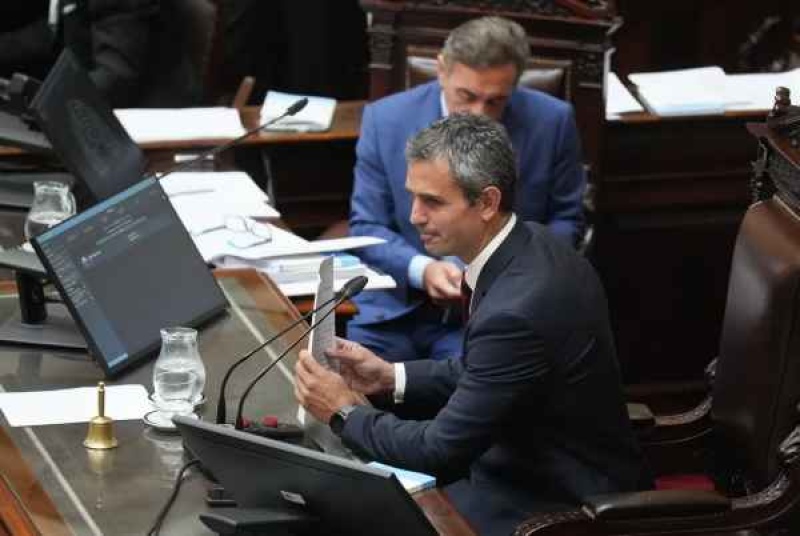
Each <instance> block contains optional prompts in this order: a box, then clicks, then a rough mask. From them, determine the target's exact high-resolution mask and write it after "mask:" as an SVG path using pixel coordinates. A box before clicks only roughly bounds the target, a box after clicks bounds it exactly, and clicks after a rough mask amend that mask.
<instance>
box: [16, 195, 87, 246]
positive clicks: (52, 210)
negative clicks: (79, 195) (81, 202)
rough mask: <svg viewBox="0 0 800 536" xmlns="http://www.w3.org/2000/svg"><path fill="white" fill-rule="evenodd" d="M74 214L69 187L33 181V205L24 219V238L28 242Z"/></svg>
mask: <svg viewBox="0 0 800 536" xmlns="http://www.w3.org/2000/svg"><path fill="white" fill-rule="evenodd" d="M73 214H75V197H73V195H72V192H70V191H69V186H68V185H66V184H64V183H63V182H57V181H35V182H34V183H33V204H32V205H31V209H30V211H29V212H28V216H27V218H25V238H26V239H27V240H30V239H31V238H33V237H34V236H37V235H39V234H41V233H43V232H44V231H46V230H47V229H49V228H50V227H53V226H54V225H57V224H59V223H61V222H62V221H64V220H66V219H67V218H69V217H70V216H72V215H73Z"/></svg>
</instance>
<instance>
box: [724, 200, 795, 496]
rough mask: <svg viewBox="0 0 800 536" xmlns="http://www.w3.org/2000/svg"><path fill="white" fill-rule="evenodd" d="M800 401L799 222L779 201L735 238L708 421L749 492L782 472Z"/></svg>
mask: <svg viewBox="0 0 800 536" xmlns="http://www.w3.org/2000/svg"><path fill="white" fill-rule="evenodd" d="M798 401H800V216H798V214H796V213H794V212H792V211H791V210H790V209H789V208H788V207H787V206H786V205H785V204H783V203H782V202H781V201H780V200H778V199H777V198H776V197H775V198H772V199H770V200H768V201H764V202H761V203H756V204H755V205H753V206H752V207H750V209H749V210H748V211H747V213H746V214H745V217H744V219H743V221H742V224H741V227H740V229H739V234H738V237H737V240H736V246H735V249H734V254H733V260H732V263H731V275H730V282H729V285H728V298H727V303H726V308H725V318H724V321H723V326H722V335H721V338H720V353H719V358H718V360H717V366H716V371H715V378H714V383H713V404H712V408H711V416H712V419H713V421H714V429H715V434H716V435H715V439H716V441H717V444H716V446H717V448H716V449H715V451H716V452H721V453H722V454H723V455H724V456H725V457H726V458H727V459H726V460H725V462H726V463H725V465H729V464H734V466H735V467H738V468H740V469H741V471H742V476H743V477H744V484H745V488H750V489H754V490H758V489H762V488H763V486H766V485H767V484H768V483H769V482H770V481H771V480H772V479H773V478H774V477H775V476H776V474H777V472H778V469H779V468H778V460H777V452H778V445H779V443H780V442H781V441H782V440H783V439H784V438H785V437H786V436H787V434H788V433H789V432H790V431H791V430H792V428H793V427H794V425H795V424H796V422H797V409H796V406H797V403H798Z"/></svg>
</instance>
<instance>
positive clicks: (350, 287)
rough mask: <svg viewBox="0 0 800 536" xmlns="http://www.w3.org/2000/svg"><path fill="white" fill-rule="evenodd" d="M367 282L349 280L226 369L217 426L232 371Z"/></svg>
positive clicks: (352, 294) (361, 288) (217, 421)
mask: <svg viewBox="0 0 800 536" xmlns="http://www.w3.org/2000/svg"><path fill="white" fill-rule="evenodd" d="M367 281H368V279H367V277H366V276H363V275H359V276H357V277H354V278H352V279H350V280H349V281H347V283H345V284H344V285H342V288H341V290H339V291H338V292H337V293H336V294H334V295H333V297H332V298H330V299H329V300H325V302H323V303H321V304H319V305H318V306H316V307H314V308H313V309H311V310H310V311H309V312H307V313H306V314H304V315H303V316H301V317H300V318H298V319H297V320H295V321H294V322H292V323H291V324H289V325H288V326H287V327H285V328H283V329H282V330H281V331H279V332H278V333H276V334H275V335H273V336H272V337H270V338H269V339H267V340H266V341H264V342H263V343H261V344H259V345H257V346H256V347H255V348H253V349H252V350H250V351H249V352H247V353H246V354H244V355H243V356H242V357H240V358H239V359H237V360H236V361H234V363H233V365H231V366H230V367H228V370H227V371H226V372H225V376H224V377H223V378H222V384H221V385H220V387H219V397H218V399H217V418H216V423H217V424H223V423H224V422H225V418H226V415H225V414H226V413H227V408H226V407H225V388H226V387H227V385H228V380H229V379H230V377H231V374H233V371H234V370H236V369H237V368H238V367H239V365H241V364H242V363H244V362H245V361H247V360H248V359H250V358H251V357H252V356H253V355H254V354H255V353H256V352H258V351H259V350H261V349H262V348H264V347H265V346H267V345H268V344H270V343H272V342H274V341H275V340H277V339H278V337H280V336H281V335H284V334H286V333H287V332H289V330H291V329H292V328H294V327H295V326H297V325H298V324H300V323H301V322H303V321H304V320H307V319H308V318H309V317H311V315H313V314H314V313H316V312H317V311H319V310H320V309H322V308H324V307H325V306H326V305H328V304H330V303H331V302H336V305H335V306H334V307H333V308H332V309H331V310H334V309H336V307H337V306H338V305H339V304H340V303H342V302H343V301H345V300H348V299H350V298H352V297H353V296H355V295H356V294H358V293H359V292H361V291H362V290H364V287H365V286H366V284H367ZM303 337H305V334H303Z"/></svg>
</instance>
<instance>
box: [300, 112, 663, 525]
mask: <svg viewBox="0 0 800 536" xmlns="http://www.w3.org/2000/svg"><path fill="white" fill-rule="evenodd" d="M406 154H407V157H408V162H409V166H408V178H407V180H406V182H405V187H406V189H407V190H408V192H409V195H410V196H411V198H412V204H411V210H410V220H411V223H412V224H413V225H414V226H415V228H416V229H417V230H418V232H419V234H420V235H421V237H422V242H423V243H424V244H425V248H426V250H427V251H428V252H430V253H431V254H435V255H456V256H458V257H459V258H461V260H463V261H464V262H465V263H467V268H466V285H467V286H468V287H469V289H471V296H472V297H471V300H470V303H469V304H465V306H467V307H468V308H469V321H468V323H467V326H466V336H465V352H464V355H463V357H456V358H451V359H449V360H444V361H432V360H428V359H425V360H418V361H410V362H407V363H395V364H390V363H388V362H386V361H384V360H382V359H381V358H379V357H378V356H376V355H375V354H374V353H372V352H371V351H370V350H368V349H367V348H364V347H363V346H361V345H359V344H357V343H354V342H350V341H344V340H340V341H338V343H337V346H336V347H335V348H333V349H331V350H330V351H328V355H329V356H330V357H331V358H335V359H339V361H340V363H341V371H342V375H341V376H339V375H338V374H336V373H334V372H331V371H330V370H328V369H326V368H324V367H322V366H321V365H319V364H318V363H317V362H316V361H315V360H314V359H313V357H311V355H310V354H309V353H308V352H301V355H300V360H299V361H298V364H297V367H296V373H297V381H296V387H295V394H296V396H297V399H298V401H299V402H300V403H301V404H302V405H303V406H304V407H305V408H306V409H307V410H308V411H309V412H310V413H311V414H313V415H314V416H315V417H316V418H317V419H319V420H320V421H322V422H328V423H329V424H330V426H331V428H332V430H333V431H334V432H335V433H337V434H338V435H340V436H341V438H342V440H343V441H344V442H345V444H346V445H348V446H349V447H351V448H352V449H354V450H356V451H358V452H361V453H363V454H365V455H367V456H369V457H372V458H376V459H378V460H380V461H383V462H386V463H389V464H392V465H396V466H400V467H403V468H406V469H412V470H416V471H422V472H425V473H430V474H434V475H436V476H437V478H438V482H439V484H440V485H445V484H449V485H447V488H446V491H447V493H448V495H449V496H450V498H451V499H452V501H453V503H454V504H455V506H456V508H458V510H459V511H460V512H461V513H462V514H463V515H464V516H465V517H466V518H467V519H468V520H469V521H470V522H471V523H472V525H473V526H474V527H475V528H476V529H477V530H478V532H479V534H482V535H501V534H502V535H507V534H509V533H510V532H511V531H512V530H513V528H514V527H515V526H516V525H517V524H518V523H520V522H521V521H522V520H523V519H525V518H526V517H527V516H529V515H530V514H531V513H533V512H539V511H550V510H561V509H566V508H574V507H575V506H576V505H578V504H580V502H581V500H582V498H584V497H585V496H588V495H593V494H599V493H609V492H616V491H624V490H635V489H638V488H640V487H644V486H647V485H649V479H648V477H647V476H646V474H645V471H644V469H643V464H642V459H641V454H640V451H639V448H638V447H637V445H636V442H635V440H634V437H633V435H632V432H631V430H630V427H629V423H628V419H627V414H626V412H625V406H624V403H623V397H622V388H621V384H620V378H619V373H618V369H617V363H616V359H615V356H614V345H613V341H612V337H611V331H610V328H609V322H608V311H607V307H606V301H605V296H604V294H603V289H602V287H601V285H600V283H599V281H598V279H597V276H596V275H595V273H594V271H593V270H592V268H591V266H590V265H589V263H588V262H586V260H585V259H583V258H582V257H580V256H579V255H578V254H577V253H576V252H575V251H574V250H573V248H571V247H570V246H569V245H567V244H564V243H563V242H561V241H559V240H558V239H556V238H554V237H553V236H552V235H551V234H550V233H549V232H547V231H546V230H545V228H544V227H542V226H541V225H538V224H535V223H529V224H525V223H523V222H522V221H520V220H519V219H518V217H517V215H516V214H515V213H514V212H513V211H512V210H511V206H512V205H513V204H514V203H513V201H514V193H515V184H516V178H517V175H516V166H515V164H514V155H513V151H512V149H511V145H510V143H509V140H508V137H507V136H506V133H505V132H504V130H503V127H502V126H500V125H499V124H497V123H495V122H493V121H491V120H490V119H488V118H485V117H478V116H471V115H455V116H451V117H448V118H446V119H443V120H440V121H438V122H436V123H434V124H433V125H431V126H430V127H429V128H427V129H425V130H423V131H421V132H420V133H419V134H417V135H416V136H415V137H414V138H413V139H412V140H411V142H410V143H409V146H408V150H407V153H406ZM381 394H388V395H391V396H390V397H387V399H388V398H391V399H392V401H393V403H392V404H390V405H389V407H388V409H389V410H390V411H381V410H378V409H375V408H372V407H370V406H368V405H364V404H363V395H370V396H375V395H381ZM399 414H402V416H403V418H401V417H399V416H398V415H399Z"/></svg>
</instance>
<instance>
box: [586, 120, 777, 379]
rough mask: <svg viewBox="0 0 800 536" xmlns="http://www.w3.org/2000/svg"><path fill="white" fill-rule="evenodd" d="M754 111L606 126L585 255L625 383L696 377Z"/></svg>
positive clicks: (720, 283) (713, 320) (731, 232)
mask: <svg viewBox="0 0 800 536" xmlns="http://www.w3.org/2000/svg"><path fill="white" fill-rule="evenodd" d="M764 115H765V114H764V113H736V114H726V115H720V116H705V117H680V118H659V117H656V116H653V115H650V114H644V113H643V114H636V115H633V116H630V117H626V118H624V119H620V120H613V121H607V122H606V126H605V130H606V135H605V140H606V141H605V146H604V148H603V151H604V152H603V162H602V164H603V165H602V168H601V170H600V177H599V179H597V184H596V187H597V190H596V209H597V225H596V235H595V238H596V248H595V250H594V252H593V255H592V260H593V262H594V264H595V265H596V267H597V269H598V271H599V273H600V276H601V279H602V281H603V283H604V285H605V287H606V291H607V293H608V298H609V308H610V311H611V316H612V323H613V327H614V331H615V338H616V344H617V351H618V354H619V358H620V361H621V366H622V371H623V374H624V378H625V381H626V383H639V382H661V381H669V382H673V381H677V380H680V381H685V380H697V381H700V380H702V378H703V370H704V368H705V366H706V365H707V364H708V362H709V361H710V360H711V359H712V358H713V357H714V356H716V354H717V343H718V340H719V333H720V328H721V321H722V313H723V309H724V304H725V297H726V293H727V285H728V271H729V265H730V258H731V255H732V252H733V244H734V239H735V237H736V232H737V229H738V225H739V222H740V220H741V218H742V216H743V214H744V211H745V209H746V208H747V206H748V205H749V202H750V187H749V181H750V169H751V167H750V163H751V162H752V161H753V160H755V158H756V149H757V147H756V144H755V143H753V139H752V138H751V137H750V136H749V135H748V133H747V131H746V129H745V123H746V122H748V121H753V120H762V119H763V117H764Z"/></svg>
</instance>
